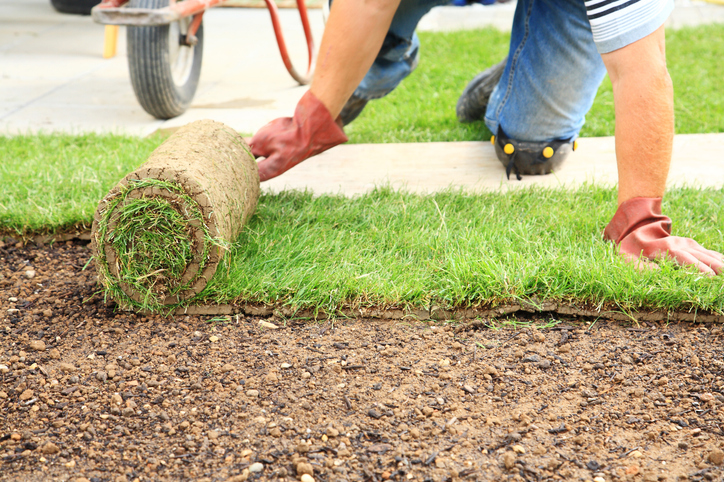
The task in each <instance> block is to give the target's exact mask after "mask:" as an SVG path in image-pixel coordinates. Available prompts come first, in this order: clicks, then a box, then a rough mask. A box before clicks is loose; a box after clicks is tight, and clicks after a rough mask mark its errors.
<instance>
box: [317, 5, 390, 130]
mask: <svg viewBox="0 0 724 482" xmlns="http://www.w3.org/2000/svg"><path fill="white" fill-rule="evenodd" d="M325 1H326V0H325ZM399 4H400V0H334V2H332V8H331V11H330V13H329V20H328V22H327V26H326V28H325V32H324V36H323V37H322V44H321V46H320V48H319V55H318V57H317V66H316V69H315V72H314V78H313V79H312V85H311V87H310V90H311V92H312V93H313V94H314V95H315V96H316V97H317V98H318V99H319V100H320V101H322V103H323V104H324V105H325V106H326V107H327V109H328V110H329V112H330V113H331V114H332V117H333V118H336V117H337V116H338V115H339V113H340V112H341V111H342V107H344V104H345V102H347V99H349V97H350V96H351V95H352V93H353V92H354V90H355V89H356V88H357V86H358V85H359V83H360V82H361V81H362V79H363V78H364V76H365V74H366V73H367V71H368V70H369V68H370V67H371V66H372V63H373V62H374V60H375V57H376V56H377V53H378V52H379V51H380V48H381V47H382V42H383V41H384V39H385V34H386V33H387V30H388V29H389V27H390V24H391V23H392V17H393V16H394V15H395V11H396V10H397V7H398V5H399Z"/></svg>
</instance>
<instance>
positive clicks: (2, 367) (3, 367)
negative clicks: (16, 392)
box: [0, 365, 10, 373]
mask: <svg viewBox="0 0 724 482" xmlns="http://www.w3.org/2000/svg"><path fill="white" fill-rule="evenodd" d="M9 371H10V368H8V366H7V365H0V373H7V372H9Z"/></svg>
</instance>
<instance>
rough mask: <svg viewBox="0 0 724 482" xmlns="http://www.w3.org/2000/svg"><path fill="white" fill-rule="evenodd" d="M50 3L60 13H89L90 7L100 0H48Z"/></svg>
mask: <svg viewBox="0 0 724 482" xmlns="http://www.w3.org/2000/svg"><path fill="white" fill-rule="evenodd" d="M50 3H51V5H53V8H55V9H56V10H57V11H58V12H60V13H73V14H77V15H90V13H91V8H93V7H95V6H96V5H98V4H99V3H101V0H50Z"/></svg>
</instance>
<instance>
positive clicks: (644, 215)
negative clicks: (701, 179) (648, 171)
mask: <svg viewBox="0 0 724 482" xmlns="http://www.w3.org/2000/svg"><path fill="white" fill-rule="evenodd" d="M603 238H604V239H606V240H608V241H613V242H614V243H616V244H617V245H618V251H619V253H621V254H622V255H624V257H625V258H626V260H627V261H629V262H637V261H638V260H639V258H640V257H643V258H648V259H657V258H666V257H668V258H671V259H673V260H674V261H675V262H676V263H677V264H680V265H682V266H687V265H693V266H696V267H697V268H698V269H699V271H701V272H702V273H709V274H715V273H716V274H719V273H721V272H722V268H724V256H722V255H721V254H720V253H717V252H716V251H710V250H708V249H705V248H704V247H702V246H701V245H700V244H699V243H697V242H696V241H694V240H693V239H689V238H682V237H679V236H671V219H670V218H669V217H668V216H664V215H663V214H661V198H660V197H657V198H645V197H637V198H633V199H629V200H628V201H626V202H625V203H623V204H621V205H620V206H619V207H618V210H617V211H616V214H614V216H613V219H611V222H609V223H608V226H606V229H605V231H604V232H603Z"/></svg>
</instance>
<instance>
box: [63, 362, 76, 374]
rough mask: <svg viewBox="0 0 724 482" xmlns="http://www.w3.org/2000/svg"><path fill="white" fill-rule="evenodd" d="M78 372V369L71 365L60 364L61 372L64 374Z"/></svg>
mask: <svg viewBox="0 0 724 482" xmlns="http://www.w3.org/2000/svg"><path fill="white" fill-rule="evenodd" d="M75 370H76V368H75V367H74V366H73V365H71V364H70V363H61V364H60V371H61V372H63V373H73V372H74V371H75Z"/></svg>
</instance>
